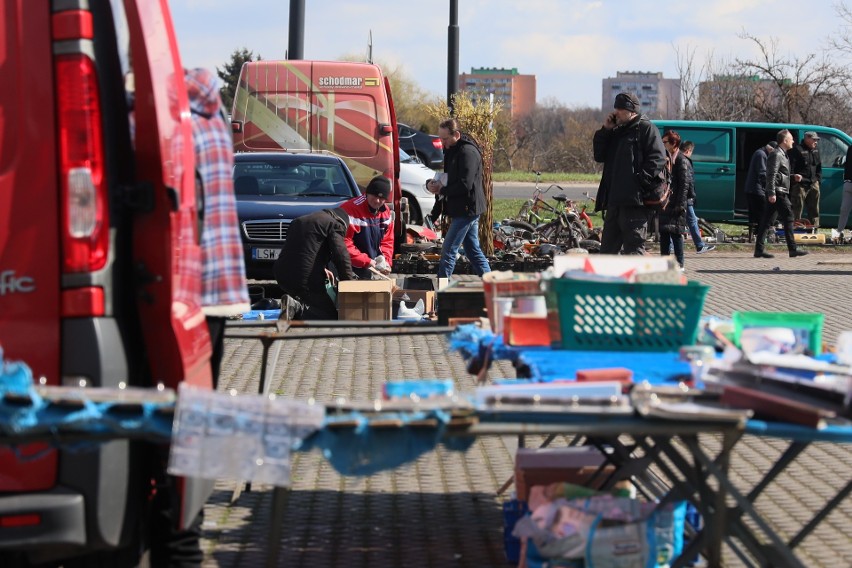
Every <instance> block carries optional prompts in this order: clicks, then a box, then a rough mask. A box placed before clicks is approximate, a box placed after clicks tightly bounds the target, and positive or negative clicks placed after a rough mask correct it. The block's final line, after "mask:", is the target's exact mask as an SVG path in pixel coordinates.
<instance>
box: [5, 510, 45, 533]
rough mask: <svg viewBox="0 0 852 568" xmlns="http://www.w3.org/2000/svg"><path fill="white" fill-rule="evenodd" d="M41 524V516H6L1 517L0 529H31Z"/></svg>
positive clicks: (33, 514) (32, 514)
mask: <svg viewBox="0 0 852 568" xmlns="http://www.w3.org/2000/svg"><path fill="white" fill-rule="evenodd" d="M40 524H41V515H37V514H35V513H31V514H22V515H4V516H2V517H0V528H4V529H7V528H12V527H31V526H35V525H40Z"/></svg>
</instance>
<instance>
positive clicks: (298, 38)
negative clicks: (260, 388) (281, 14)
mask: <svg viewBox="0 0 852 568" xmlns="http://www.w3.org/2000/svg"><path fill="white" fill-rule="evenodd" d="M287 56H288V57H287V58H288V59H304V58H305V0H290V41H289V43H288V49H287Z"/></svg>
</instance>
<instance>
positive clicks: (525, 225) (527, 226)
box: [506, 221, 535, 233]
mask: <svg viewBox="0 0 852 568" xmlns="http://www.w3.org/2000/svg"><path fill="white" fill-rule="evenodd" d="M506 224H507V225H509V226H510V227H514V228H516V229H523V230H524V231H529V232H530V233H535V227H533V226H532V225H530V224H529V223H527V222H525V221H509V222H508V223H506Z"/></svg>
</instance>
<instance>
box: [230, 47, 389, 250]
mask: <svg viewBox="0 0 852 568" xmlns="http://www.w3.org/2000/svg"><path fill="white" fill-rule="evenodd" d="M231 126H232V129H233V131H234V149H235V150H236V151H238V152H268V151H272V150H282V149H285V150H310V151H328V152H332V153H334V154H337V155H338V156H340V157H341V158H343V159H344V160H345V161H346V165H347V166H348V167H349V169H350V170H351V171H352V175H353V176H355V181H356V182H357V183H358V186H359V187H360V188H361V190H362V191H363V190H364V189H365V188H366V187H367V184H368V183H370V180H371V179H372V178H373V177H374V176H377V175H384V176H385V177H387V178H388V179H389V180H390V181H391V184H392V187H393V188H394V189H393V208H394V213H395V216H396V222H395V223H394V230H395V232H396V237H397V238H396V244H397V245H399V244H400V243H403V242H405V240H404V239H403V238H402V236H404V235H405V223H403V222H402V218H403V217H402V215H401V209H402V208H404V204H402V203H401V202H400V196H401V191H400V186H399V137H398V135H397V123H396V111H395V110H394V106H393V96H392V94H391V89H390V82H389V81H388V79H387V77H385V76H384V74H383V73H382V70H381V68H380V67H379V66H378V65H374V64H372V63H359V62H353V61H303V60H287V61H250V62H247V63H244V64H243V67H242V69H241V70H240V79H239V83H238V85H237V90H236V93H235V94H234V105H233V109H232V112H231Z"/></svg>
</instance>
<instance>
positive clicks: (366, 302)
mask: <svg viewBox="0 0 852 568" xmlns="http://www.w3.org/2000/svg"><path fill="white" fill-rule="evenodd" d="M392 290H393V282H392V281H390V280H345V281H343V282H341V283H340V284H339V285H338V288H337V319H340V320H348V321H377V320H389V319H391V291H392Z"/></svg>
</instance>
